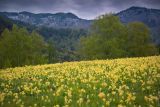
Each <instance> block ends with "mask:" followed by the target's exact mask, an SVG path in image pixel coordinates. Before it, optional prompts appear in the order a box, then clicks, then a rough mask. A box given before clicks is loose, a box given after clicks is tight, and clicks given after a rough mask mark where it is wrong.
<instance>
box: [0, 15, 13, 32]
mask: <svg viewBox="0 0 160 107" xmlns="http://www.w3.org/2000/svg"><path fill="white" fill-rule="evenodd" d="M5 28H8V29H11V28H12V22H11V21H10V20H9V19H8V18H7V17H4V16H0V34H1V33H2V32H3V31H4V29H5Z"/></svg>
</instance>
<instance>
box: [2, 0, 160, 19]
mask: <svg viewBox="0 0 160 107" xmlns="http://www.w3.org/2000/svg"><path fill="white" fill-rule="evenodd" d="M131 6H141V7H147V8H156V9H160V0H0V11H10V12H20V11H29V12H33V13H56V12H72V13H74V14H76V15H77V16H79V17H81V18H86V19H93V18H95V17H97V16H98V15H101V14H104V13H110V12H119V11H121V10H124V9H126V8H129V7H131Z"/></svg>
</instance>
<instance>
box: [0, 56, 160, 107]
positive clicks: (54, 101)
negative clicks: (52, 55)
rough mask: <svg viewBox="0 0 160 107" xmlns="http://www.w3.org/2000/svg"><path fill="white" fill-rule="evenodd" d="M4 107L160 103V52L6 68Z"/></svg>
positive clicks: (1, 88)
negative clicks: (108, 58)
mask: <svg viewBox="0 0 160 107" xmlns="http://www.w3.org/2000/svg"><path fill="white" fill-rule="evenodd" d="M0 106H1V107H159V106H160V56H152V57H141V58H125V59H114V60H95V61H80V62H64V63H57V64H48V65H38V66H26V67H17V68H9V69H2V70H0Z"/></svg>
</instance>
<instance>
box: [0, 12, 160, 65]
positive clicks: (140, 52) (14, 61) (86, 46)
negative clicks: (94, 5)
mask: <svg viewBox="0 0 160 107" xmlns="http://www.w3.org/2000/svg"><path fill="white" fill-rule="evenodd" d="M75 53H78V55H76V56H75V57H77V59H79V60H94V59H112V58H122V57H140V56H151V55H157V54H158V50H157V48H156V46H155V45H154V44H153V43H152V41H151V37H150V30H149V28H148V27H147V26H146V25H145V24H143V23H141V22H132V23H128V24H123V23H121V22H120V20H119V18H118V17H116V16H113V15H111V14H109V15H103V16H100V17H99V18H97V20H95V22H94V23H93V25H92V27H91V30H90V33H89V34H88V35H86V36H83V37H81V39H80V40H79V42H78V47H77V49H76V52H75ZM72 55H73V54H72ZM56 59H57V51H56V48H55V45H54V43H53V41H47V42H46V41H45V40H44V39H43V38H42V36H41V35H39V34H38V33H36V32H35V31H32V32H28V31H27V30H26V29H25V28H20V27H18V26H16V25H14V26H13V27H12V30H8V29H5V30H4V31H3V33H2V34H1V36H0V68H8V67H17V66H25V65H37V64H45V63H54V62H57V60H56Z"/></svg>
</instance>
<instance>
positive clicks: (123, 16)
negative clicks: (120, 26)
mask: <svg viewBox="0 0 160 107" xmlns="http://www.w3.org/2000/svg"><path fill="white" fill-rule="evenodd" d="M117 16H118V17H119V18H120V20H121V21H122V22H123V23H129V22H134V21H139V22H143V23H144V24H146V25H147V26H148V27H149V28H150V29H151V33H152V39H153V41H154V43H156V44H160V36H159V35H160V10H158V9H148V8H143V7H130V8H128V9H126V10H124V11H121V12H119V13H117Z"/></svg>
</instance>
